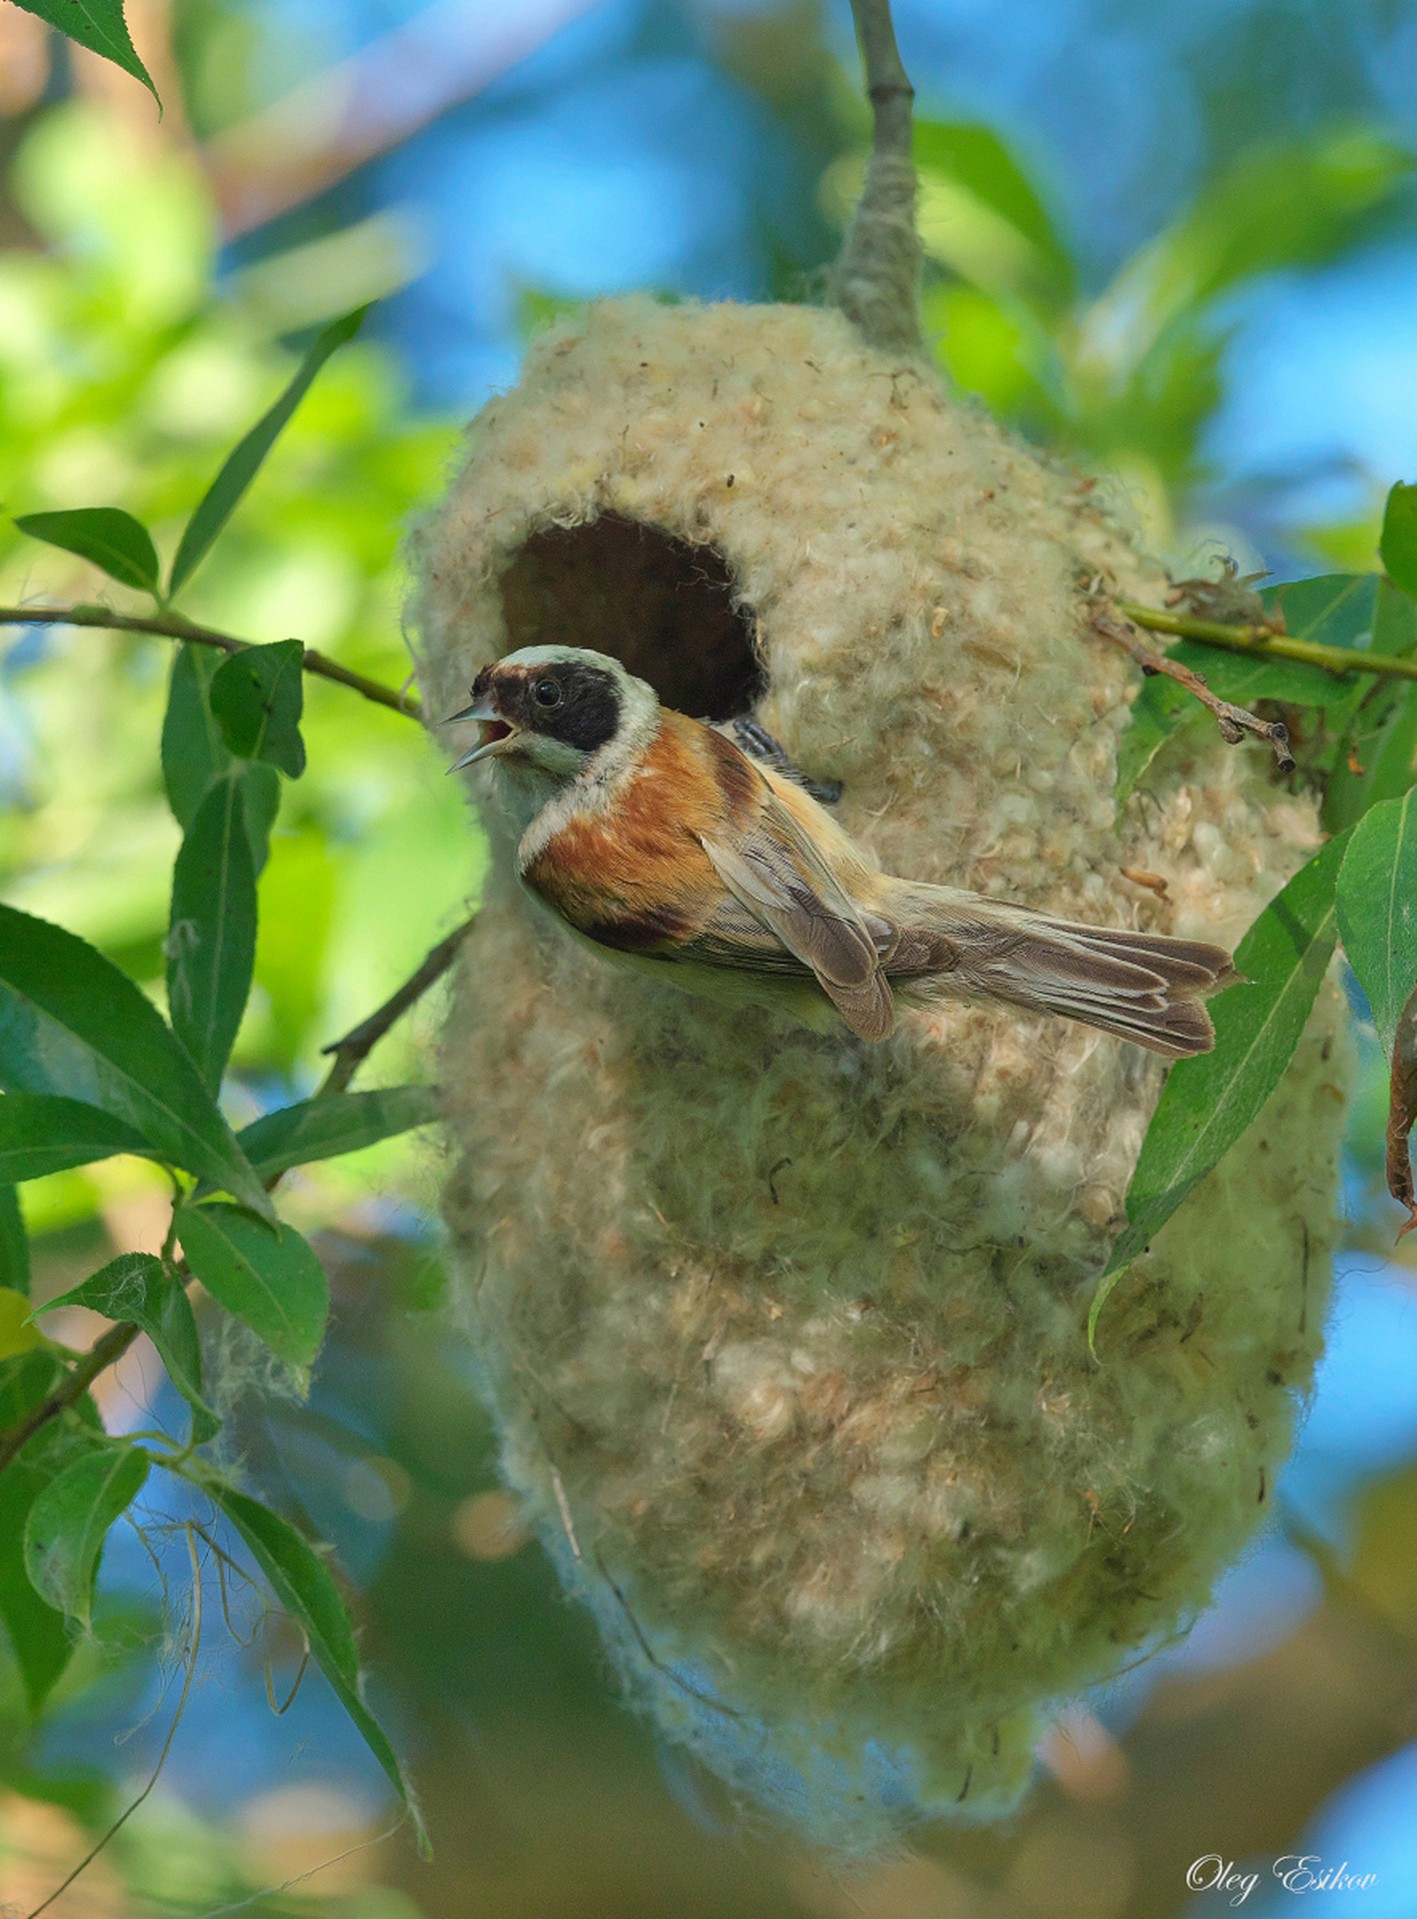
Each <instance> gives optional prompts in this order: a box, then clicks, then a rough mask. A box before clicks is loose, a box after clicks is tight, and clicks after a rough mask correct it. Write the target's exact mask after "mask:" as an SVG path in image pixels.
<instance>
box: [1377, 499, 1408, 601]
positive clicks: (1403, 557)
mask: <svg viewBox="0 0 1417 1919" xmlns="http://www.w3.org/2000/svg"><path fill="white" fill-rule="evenodd" d="M1378 551H1379V553H1380V554H1381V555H1382V561H1383V565H1384V566H1385V567H1386V568H1387V572H1388V578H1389V579H1390V580H1392V581H1393V583H1394V584H1395V585H1397V586H1400V587H1401V588H1402V590H1403V592H1404V593H1411V594H1412V595H1413V596H1414V597H1417V486H1404V485H1403V483H1402V481H1401V480H1399V481H1398V483H1397V485H1396V486H1395V487H1394V488H1393V489H1392V491H1391V493H1389V494H1388V496H1387V506H1386V507H1385V508H1384V510H1383V531H1382V538H1381V540H1380V541H1379V542H1378Z"/></svg>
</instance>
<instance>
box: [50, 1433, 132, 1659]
mask: <svg viewBox="0 0 1417 1919" xmlns="http://www.w3.org/2000/svg"><path fill="white" fill-rule="evenodd" d="M147 1476H148V1455H147V1454H146V1453H145V1452H144V1451H143V1449H142V1448H141V1447H140V1446H103V1447H101V1448H98V1449H96V1450H92V1451H86V1452H85V1453H84V1454H83V1455H82V1456H81V1457H80V1458H78V1459H76V1460H75V1461H74V1462H73V1463H72V1465H68V1466H66V1467H65V1468H64V1470H63V1471H62V1472H61V1473H60V1474H59V1475H58V1477H57V1478H55V1479H53V1480H51V1481H50V1483H49V1484H48V1485H47V1486H45V1487H44V1488H43V1490H42V1491H41V1492H40V1493H39V1495H38V1497H37V1498H36V1499H35V1502H34V1504H33V1505H32V1506H31V1507H30V1510H29V1517H28V1519H26V1521H25V1571H26V1572H27V1573H28V1574H29V1578H30V1584H31V1585H32V1586H33V1587H34V1589H35V1591H36V1592H37V1593H38V1594H39V1596H40V1598H41V1599H43V1600H44V1601H45V1602H46V1603H47V1604H48V1605H51V1606H53V1607H55V1608H57V1610H59V1611H60V1612H64V1613H67V1614H68V1615H69V1617H70V1618H71V1619H77V1620H78V1621H79V1622H80V1624H81V1625H85V1626H87V1625H88V1623H89V1616H90V1613H91V1611H92V1607H93V1585H94V1576H95V1574H96V1573H97V1571H98V1561H99V1555H100V1553H101V1552H102V1551H103V1542H104V1539H105V1538H106V1537H107V1534H108V1529H109V1527H110V1526H112V1525H113V1523H114V1522H115V1520H118V1519H121V1518H122V1516H123V1514H124V1513H125V1512H127V1510H128V1508H129V1506H131V1505H132V1503H133V1501H134V1499H136V1498H137V1496H138V1494H139V1493H140V1492H141V1491H142V1487H143V1481H144V1480H145V1479H146V1478H147Z"/></svg>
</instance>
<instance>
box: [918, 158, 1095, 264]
mask: <svg viewBox="0 0 1417 1919" xmlns="http://www.w3.org/2000/svg"><path fill="white" fill-rule="evenodd" d="M914 149H915V161H916V165H917V167H918V168H919V169H920V173H921V176H922V185H923V186H924V188H925V189H926V192H927V193H928V191H929V188H930V185H931V182H932V178H938V179H940V180H950V181H957V182H958V183H959V185H960V186H961V187H963V188H964V189H965V190H966V192H967V193H969V194H970V195H971V196H972V197H973V198H974V200H975V201H977V202H978V203H979V204H980V205H981V206H983V207H987V208H988V209H989V210H990V211H991V212H992V213H993V214H994V215H995V216H997V218H999V219H1001V220H1003V221H1005V222H1007V223H1008V226H1009V227H1010V228H1012V229H1013V231H1014V232H1015V233H1016V234H1018V235H1019V236H1020V238H1022V239H1023V240H1024V241H1025V242H1026V243H1027V248H1028V255H1027V260H1026V263H1025V266H1024V271H1023V284H1024V285H1025V286H1026V285H1027V284H1028V282H1029V281H1034V282H1036V283H1037V284H1038V287H1039V290H1040V291H1045V292H1046V293H1047V294H1048V296H1049V297H1050V299H1051V300H1053V301H1055V302H1057V301H1061V300H1063V299H1065V298H1066V297H1067V296H1068V294H1069V293H1070V292H1071V290H1072V284H1073V276H1074V266H1073V261H1072V256H1071V255H1070V253H1069V252H1068V250H1067V248H1066V247H1065V246H1064V245H1063V244H1062V242H1061V241H1060V239H1059V238H1058V233H1057V230H1056V228H1055V227H1054V225H1053V221H1052V218H1051V216H1050V215H1049V213H1048V210H1047V208H1046V207H1045V206H1044V204H1043V200H1042V198H1041V196H1040V195H1039V193H1038V190H1037V189H1036V188H1035V186H1034V185H1033V182H1032V181H1031V180H1030V179H1029V177H1028V175H1027V174H1026V173H1025V172H1024V170H1023V168H1022V167H1021V166H1020V165H1019V163H1018V161H1017V160H1016V159H1015V157H1014V155H1013V154H1012V152H1011V151H1010V150H1009V148H1008V146H1007V145H1006V144H1005V143H1004V141H1003V140H1001V139H1000V137H999V135H998V134H997V133H996V132H995V131H994V129H993V128H992V127H988V126H983V125H981V124H979V123H977V122H976V123H961V122H953V123H952V122H945V121H938V120H918V121H917V122H916V124H915V130H914Z"/></svg>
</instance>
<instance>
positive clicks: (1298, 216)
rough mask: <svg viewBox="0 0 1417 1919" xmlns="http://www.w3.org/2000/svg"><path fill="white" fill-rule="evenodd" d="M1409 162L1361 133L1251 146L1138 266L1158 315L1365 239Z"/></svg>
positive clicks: (1403, 154)
mask: <svg viewBox="0 0 1417 1919" xmlns="http://www.w3.org/2000/svg"><path fill="white" fill-rule="evenodd" d="M1412 164H1413V163H1412V156H1411V155H1410V154H1409V153H1408V152H1406V151H1405V150H1404V149H1403V148H1402V147H1400V146H1398V145H1397V144H1395V143H1394V142H1393V141H1390V140H1385V139H1383V138H1381V137H1380V136H1378V135H1376V134H1372V133H1368V132H1366V131H1364V130H1361V129H1353V130H1348V129H1344V130H1341V131H1338V132H1335V133H1330V134H1327V135H1322V136H1319V137H1315V136H1313V135H1308V136H1306V137H1304V138H1302V139H1292V140H1270V141H1263V142H1256V143H1254V144H1251V145H1249V146H1247V147H1246V148H1244V150H1243V151H1242V152H1241V153H1240V154H1239V156H1238V157H1237V158H1236V159H1235V160H1233V161H1232V162H1231V163H1230V164H1229V165H1228V166H1227V167H1225V168H1224V170H1223V171H1221V172H1220V173H1219V174H1217V175H1216V177H1215V178H1214V179H1212V180H1211V181H1210V182H1209V183H1208V184H1207V186H1206V187H1205V188H1203V190H1202V191H1201V193H1200V194H1199V196H1198V197H1197V199H1196V201H1195V204H1194V205H1193V206H1192V207H1191V209H1190V210H1189V212H1188V213H1186V214H1185V216H1184V217H1183V218H1182V219H1181V220H1180V221H1178V222H1177V223H1176V225H1175V226H1174V227H1173V228H1172V229H1171V230H1170V231H1169V232H1167V233H1166V234H1164V235H1163V236H1162V237H1161V238H1160V239H1159V240H1158V241H1156V242H1154V243H1153V245H1152V246H1151V247H1150V248H1148V249H1147V251H1146V253H1145V254H1143V255H1142V256H1140V257H1139V261H1138V266H1139V267H1141V268H1142V272H1143V274H1144V276H1145V277H1148V278H1150V279H1151V280H1152V283H1153V288H1154V292H1153V296H1152V297H1153V299H1154V300H1155V301H1156V302H1157V305H1158V307H1159V309H1160V310H1161V311H1163V312H1171V311H1174V310H1175V309H1176V308H1178V307H1180V306H1182V305H1185V304H1191V303H1199V302H1202V301H1205V300H1209V299H1211V298H1213V297H1214V295H1216V294H1217V293H1220V292H1221V291H1223V290H1224V289H1225V288H1227V287H1230V286H1233V285H1235V284H1236V283H1237V282H1238V281H1241V280H1246V279H1251V278H1253V277H1254V276H1255V275H1256V274H1260V273H1268V272H1273V271H1274V270H1275V269H1276V268H1279V267H1288V266H1303V265H1307V264H1311V263H1315V262H1318V261H1321V260H1325V259H1328V258H1331V257H1332V256H1333V255H1334V254H1335V253H1337V252H1338V251H1339V250H1340V249H1341V248H1343V247H1345V246H1348V245H1351V244H1352V243H1353V241H1354V240H1355V239H1357V238H1358V237H1359V236H1360V235H1361V234H1362V232H1363V231H1364V228H1365V224H1366V222H1367V220H1368V218H1369V216H1371V215H1372V214H1373V213H1374V212H1375V210H1376V209H1377V208H1379V207H1381V206H1382V205H1383V203H1384V202H1385V201H1387V200H1389V199H1390V198H1391V197H1392V195H1393V194H1394V193H1395V192H1396V191H1397V189H1398V188H1399V187H1400V186H1401V185H1402V183H1403V181H1404V180H1405V179H1406V178H1407V176H1408V175H1409V174H1410V172H1411V170H1412ZM1143 263H1144V265H1143Z"/></svg>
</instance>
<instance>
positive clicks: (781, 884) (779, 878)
mask: <svg viewBox="0 0 1417 1919" xmlns="http://www.w3.org/2000/svg"><path fill="white" fill-rule="evenodd" d="M700 841H701V844H702V846H703V849H704V851H705V853H707V854H708V857H709V859H710V861H711V862H712V864H713V867H714V870H715V871H716V872H717V874H718V876H719V878H720V879H721V880H722V881H723V883H724V885H725V886H726V887H727V888H728V890H729V892H730V893H731V894H732V895H733V897H734V898H735V899H736V900H737V901H738V902H739V904H740V905H741V906H743V907H745V908H746V909H747V911H748V912H749V913H750V914H751V915H752V916H753V918H754V919H755V920H758V921H759V922H761V924H762V925H764V926H765V927H767V928H768V929H769V931H771V932H772V933H773V934H774V935H775V936H776V938H777V939H778V940H779V941H780V942H781V943H782V945H783V946H784V947H786V949H787V950H788V952H789V953H791V954H793V955H794V956H795V957H796V958H797V959H798V960H800V961H801V963H802V964H803V965H804V966H806V967H809V968H810V969H811V971H812V972H813V973H814V974H815V975H816V977H817V981H818V984H819V985H820V986H821V988H822V991H823V992H824V993H826V994H827V996H828V998H830V999H831V1001H832V1002H833V1004H834V1005H835V1006H836V1008H837V1010H838V1011H839V1012H840V1014H841V1016H842V1018H843V1019H844V1020H845V1021H846V1023H847V1025H848V1026H849V1027H850V1028H851V1029H852V1031H853V1032H856V1033H859V1034H860V1035H861V1036H862V1038H863V1039H871V1040H880V1039H885V1038H887V1037H888V1036H889V1034H890V1032H891V1030H892V1028H893V1026H894V1024H895V1012H894V1004H893V1001H892V999H891V989H890V986H889V984H888V982H887V981H886V979H885V977H884V975H883V974H882V972H881V963H880V959H881V956H880V946H879V945H878V940H879V941H881V942H885V941H886V940H888V938H889V936H890V932H891V929H890V928H889V927H888V926H887V925H886V924H885V922H884V921H879V922H873V923H868V920H867V917H866V916H865V915H864V914H863V913H862V910H861V908H860V907H859V906H857V904H856V902H855V901H854V900H853V899H852V898H851V897H850V895H849V894H848V893H847V892H846V890H845V889H844V888H843V887H842V885H841V884H840V882H839V881H838V880H837V879H836V877H835V875H834V874H833V873H832V871H831V868H830V867H829V866H828V865H827V863H826V861H825V860H824V859H823V858H822V857H821V855H820V854H819V853H818V852H817V850H816V848H815V847H814V846H813V845H812V844H811V841H810V840H809V839H808V838H807V837H806V835H805V834H804V833H803V832H802V829H801V828H800V827H799V826H798V824H797V822H796V821H795V820H794V819H793V817H792V815H791V814H790V813H789V812H788V811H787V809H786V807H784V806H782V805H781V804H780V803H779V801H778V800H777V799H776V797H769V798H768V800H767V801H766V803H765V805H764V806H763V808H762V811H761V812H760V814H759V816H758V819H757V822H756V823H755V825H754V826H753V827H752V828H751V829H750V831H749V832H747V833H746V834H745V835H744V836H743V838H742V839H740V840H739V841H737V842H736V843H734V844H730V843H728V842H727V841H726V840H723V839H715V838H711V837H709V836H707V835H701V836H700ZM745 957H746V956H745ZM749 963H750V964H751V960H750V961H749Z"/></svg>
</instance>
